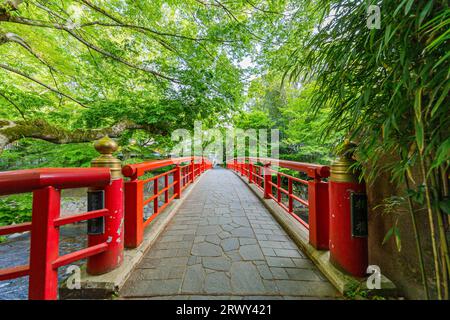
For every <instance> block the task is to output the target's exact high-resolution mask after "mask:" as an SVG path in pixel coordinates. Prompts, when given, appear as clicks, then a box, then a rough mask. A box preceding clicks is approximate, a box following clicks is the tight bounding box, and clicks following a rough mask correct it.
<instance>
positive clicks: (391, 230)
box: [381, 227, 394, 245]
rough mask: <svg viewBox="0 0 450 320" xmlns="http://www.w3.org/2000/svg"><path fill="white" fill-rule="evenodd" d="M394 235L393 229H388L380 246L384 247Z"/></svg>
mask: <svg viewBox="0 0 450 320" xmlns="http://www.w3.org/2000/svg"><path fill="white" fill-rule="evenodd" d="M393 233H394V227H392V228H390V229H389V230H388V232H386V235H385V236H384V239H383V242H382V243H381V245H384V244H385V243H386V242H387V241H388V240H389V239H390V238H391V237H392V235H393Z"/></svg>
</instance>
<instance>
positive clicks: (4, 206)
mask: <svg viewBox="0 0 450 320" xmlns="http://www.w3.org/2000/svg"><path fill="white" fill-rule="evenodd" d="M32 199H33V197H32V194H31V193H27V194H17V195H11V196H7V197H1V198H0V226H6V225H10V224H16V223H22V222H27V221H31V206H32Z"/></svg>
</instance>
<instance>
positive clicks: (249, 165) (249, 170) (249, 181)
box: [248, 162, 253, 183]
mask: <svg viewBox="0 0 450 320" xmlns="http://www.w3.org/2000/svg"><path fill="white" fill-rule="evenodd" d="M252 182H253V165H252V164H251V163H250V162H249V163H248V183H252Z"/></svg>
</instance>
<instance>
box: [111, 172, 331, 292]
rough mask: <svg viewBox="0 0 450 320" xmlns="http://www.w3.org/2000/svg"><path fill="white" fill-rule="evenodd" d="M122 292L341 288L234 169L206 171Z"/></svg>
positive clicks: (274, 290)
mask: <svg viewBox="0 0 450 320" xmlns="http://www.w3.org/2000/svg"><path fill="white" fill-rule="evenodd" d="M194 188H195V190H193V192H191V193H190V194H189V196H188V197H187V198H186V199H185V202H184V203H183V206H182V207H181V208H180V209H179V210H178V212H177V213H176V215H175V217H174V218H173V219H172V221H171V222H170V223H169V225H168V226H167V228H166V230H164V232H163V233H162V234H161V236H160V237H159V238H158V240H157V241H156V243H155V245H154V246H153V247H151V248H150V250H149V251H148V252H147V253H146V255H145V256H144V259H143V260H142V261H141V263H140V264H139V265H138V266H137V268H136V269H135V270H134V272H133V274H132V275H131V276H130V278H129V280H128V281H127V282H126V284H125V285H124V287H123V289H122V290H121V291H120V296H121V297H122V298H138V299H147V298H148V299H201V298H208V299H211V298H213V299H214V298H217V299H262V298H269V299H305V298H306V299H309V298H319V299H332V298H335V297H338V296H339V295H338V293H337V291H336V289H335V288H334V287H333V286H332V285H331V284H330V283H329V282H328V281H327V280H326V279H325V278H324V276H323V275H322V274H321V273H320V271H319V270H318V269H317V268H316V267H315V266H314V264H313V263H312V262H311V261H310V260H309V259H308V258H306V256H305V255H304V254H303V253H302V252H300V250H299V249H298V248H297V246H296V245H295V243H294V242H293V241H292V240H291V239H290V238H289V236H288V235H287V234H286V233H285V232H284V230H283V229H282V228H281V227H280V226H279V225H278V223H277V222H276V220H275V219H274V218H273V217H272V216H271V214H270V213H269V212H268V210H267V209H266V208H265V207H264V205H263V204H262V203H261V201H260V200H259V199H258V198H257V197H256V196H255V195H254V194H253V193H252V191H251V190H250V189H249V188H248V187H247V186H246V185H245V184H244V183H243V182H242V181H241V180H240V179H239V177H237V176H236V175H235V174H234V173H233V172H231V171H228V170H224V169H214V170H209V171H208V172H206V173H205V174H204V175H203V176H202V177H201V179H200V181H199V182H198V184H197V185H195V186H194Z"/></svg>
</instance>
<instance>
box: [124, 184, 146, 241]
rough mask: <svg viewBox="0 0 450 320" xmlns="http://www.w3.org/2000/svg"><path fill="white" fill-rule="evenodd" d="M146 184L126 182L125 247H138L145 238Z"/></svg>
mask: <svg viewBox="0 0 450 320" xmlns="http://www.w3.org/2000/svg"><path fill="white" fill-rule="evenodd" d="M143 202H144V184H143V183H141V182H140V181H139V180H137V179H136V180H131V181H127V182H125V247H127V248H136V247H138V246H139V245H140V244H141V243H142V240H143V237H144V225H143V222H144V206H143Z"/></svg>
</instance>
